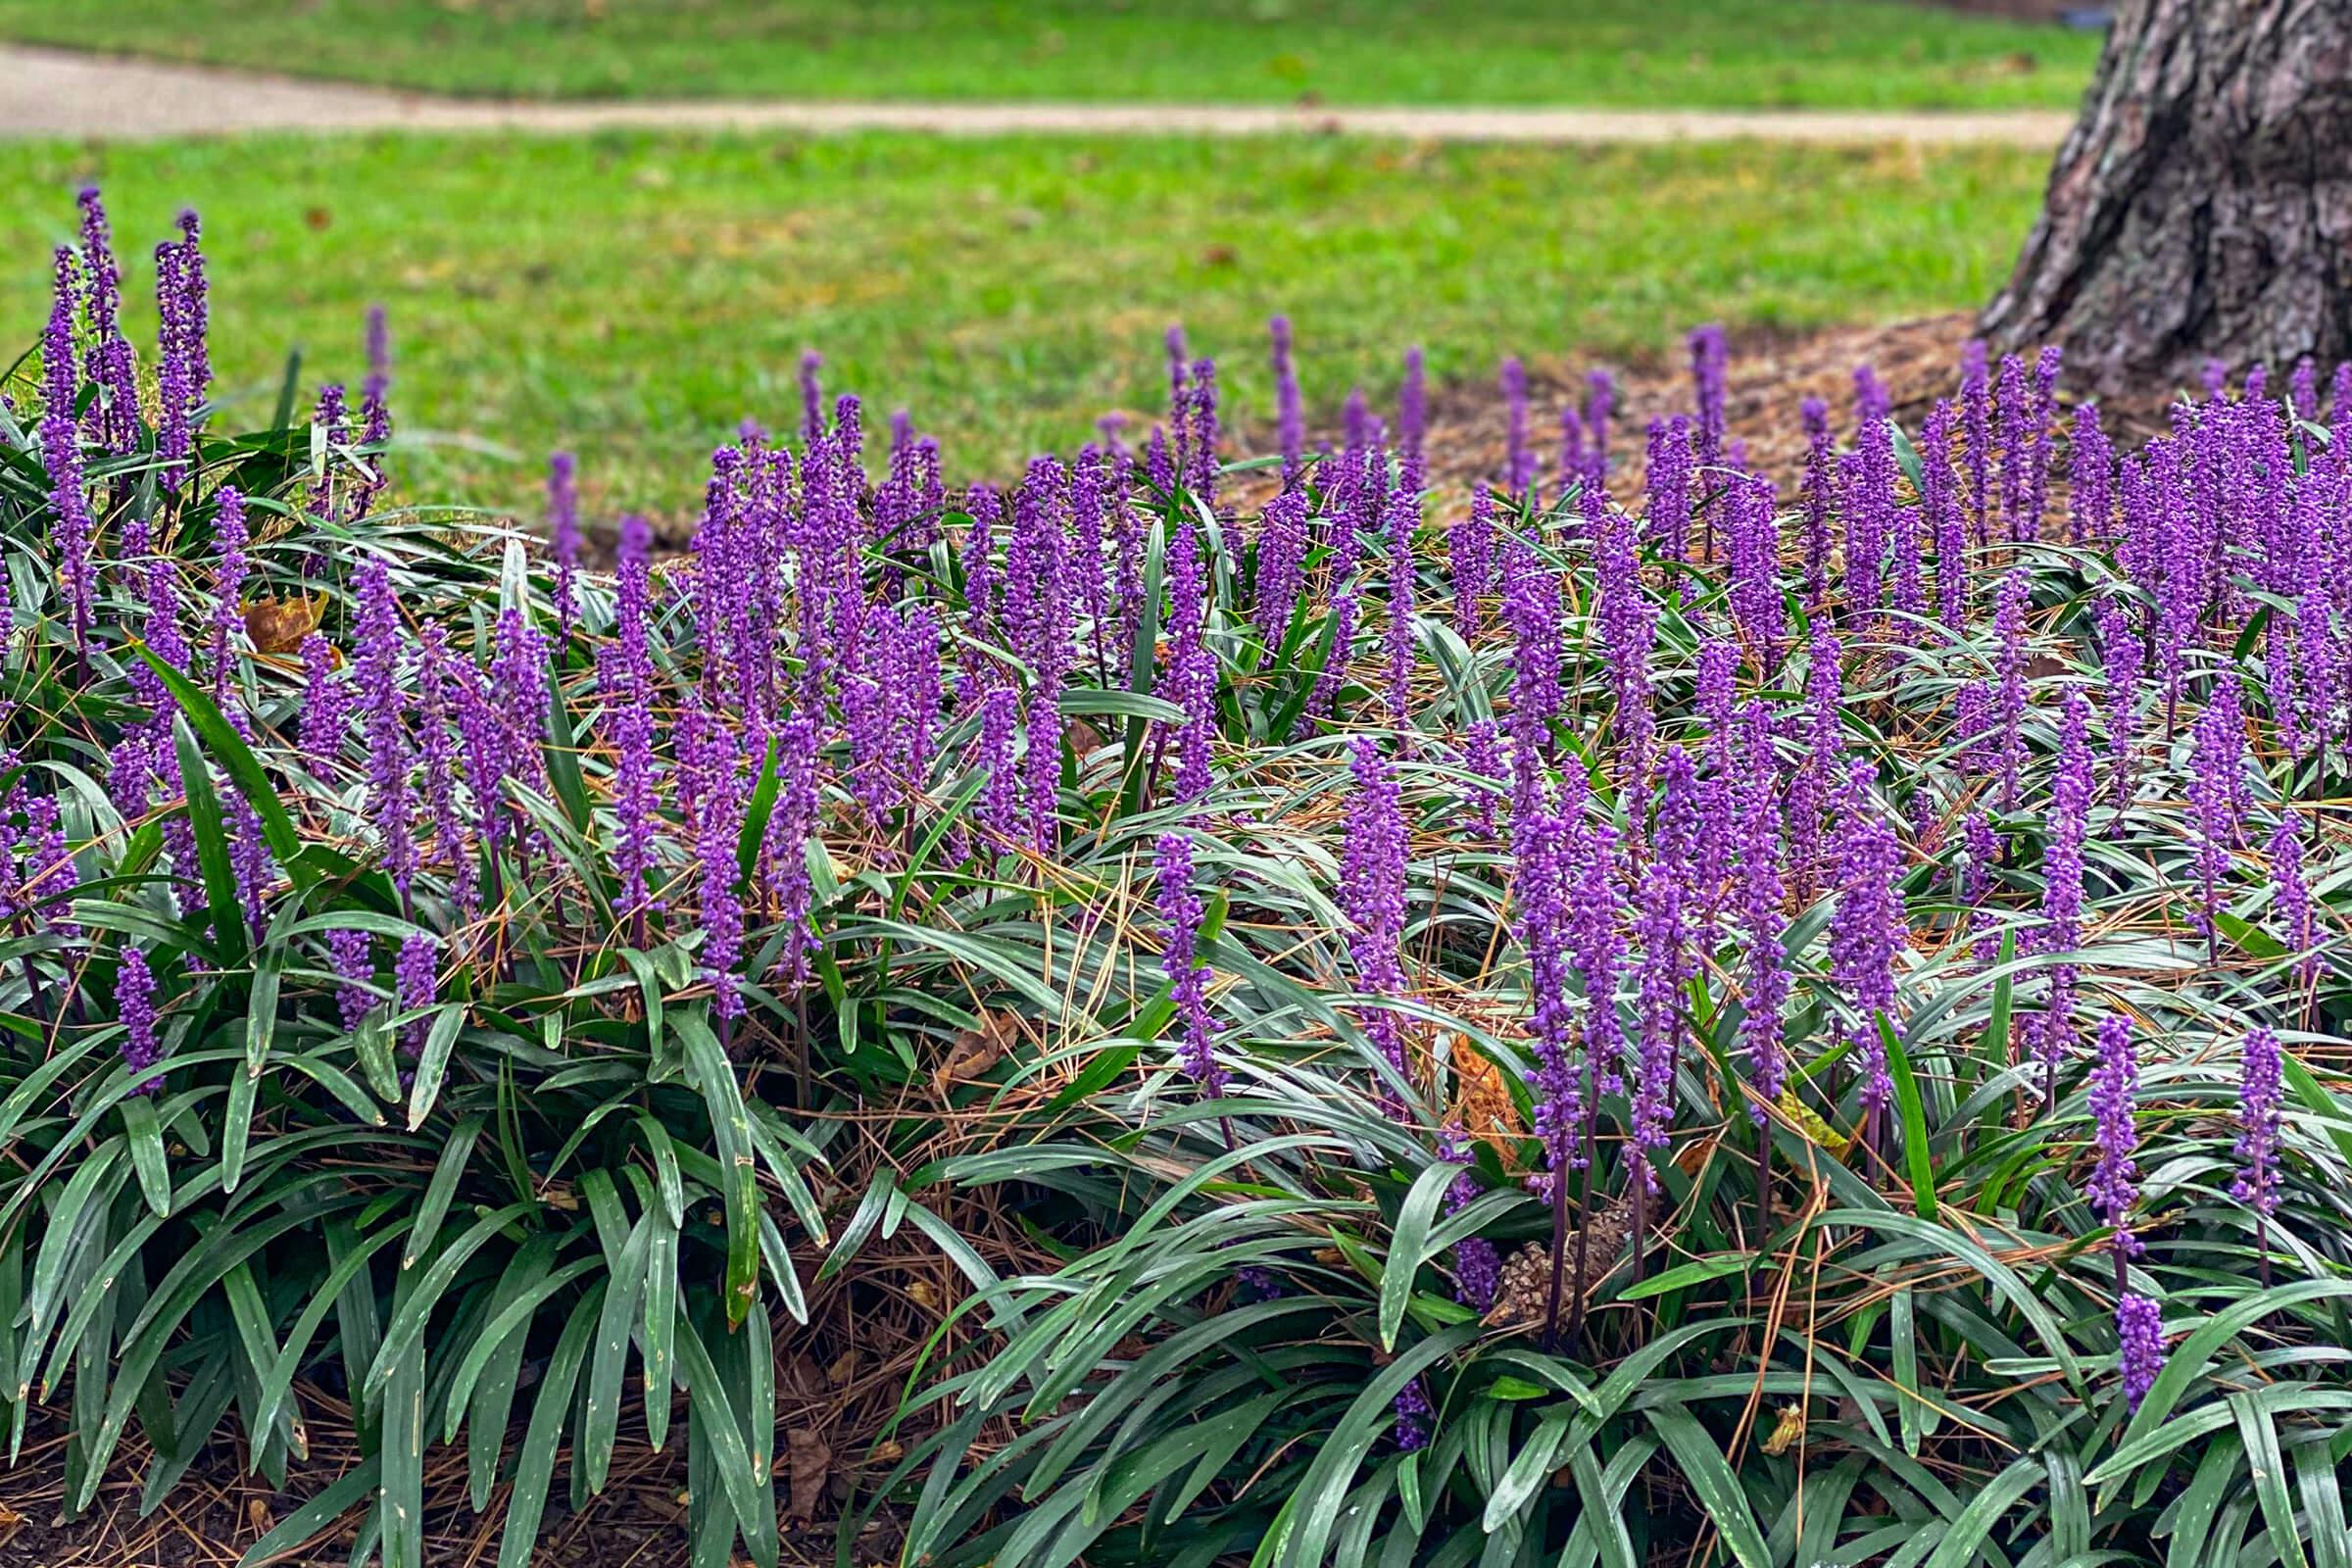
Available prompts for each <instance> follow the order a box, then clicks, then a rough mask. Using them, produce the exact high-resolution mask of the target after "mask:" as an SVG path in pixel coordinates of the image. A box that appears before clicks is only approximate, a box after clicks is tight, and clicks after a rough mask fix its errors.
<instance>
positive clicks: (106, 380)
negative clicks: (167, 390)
mask: <svg viewBox="0 0 2352 1568" xmlns="http://www.w3.org/2000/svg"><path fill="white" fill-rule="evenodd" d="M78 200H79V201H80V204H81V260H82V267H83V270H85V272H86V273H87V275H88V277H89V280H90V294H89V307H90V336H91V338H92V340H93V341H92V342H91V344H90V351H89V355H88V358H87V359H86V361H85V362H84V363H85V367H86V368H87V371H88V374H89V378H90V379H91V380H92V381H95V382H96V383H98V386H99V388H100V390H101V391H102V392H103V393H104V396H103V397H102V398H101V399H100V401H99V402H98V403H96V404H94V405H92V406H91V409H90V415H89V417H90V419H91V421H92V425H91V434H93V435H94V436H96V437H97V439H98V440H99V441H100V442H102V443H103V444H104V445H105V447H106V449H107V451H109V452H111V453H113V454H115V455H116V456H117V457H121V456H123V455H124V454H126V453H128V452H129V451H130V450H131V449H132V448H133V447H135V446H136V445H137V444H138V428H139V389H138V381H137V378H136V375H135V373H134V372H133V370H132V368H131V353H130V340H129V339H128V338H126V337H124V336H123V272H122V270H121V269H120V268H119V267H117V266H116V264H115V252H114V241H113V235H112V233H111V232H110V231H109V229H108V226H107V221H106V204H105V203H104V202H103V201H101V200H100V199H99V195H98V187H97V186H95V185H84V186H83V187H82V188H81V192H80V195H79V197H78Z"/></svg>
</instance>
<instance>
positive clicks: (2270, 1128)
mask: <svg viewBox="0 0 2352 1568" xmlns="http://www.w3.org/2000/svg"><path fill="white" fill-rule="evenodd" d="M2280 1054H2281V1053H2280V1050H2279V1046H2278V1036H2277V1035H2275V1034H2273V1033H2272V1032H2271V1031H2270V1030H2268V1029H2256V1030H2253V1031H2252V1032H2250V1033H2249V1034H2248V1035H2247V1036H2246V1044H2245V1049H2244V1053H2243V1066H2242V1067H2241V1069H2240V1077H2239V1079H2238V1091H2237V1125H2238V1135H2237V1148H2236V1151H2235V1152H2236V1154H2237V1157H2238V1159H2239V1161H2240V1162H2241V1164H2240V1168H2239V1170H2238V1174H2237V1178H2236V1179H2235V1180H2234V1181H2232V1182H2231V1183H2230V1184H2229V1196H2230V1197H2232V1198H2234V1199H2236V1200H2237V1201H2239V1202H2241V1203H2243V1204H2245V1205H2246V1206H2247V1207H2249V1208H2251V1209H2253V1210H2254V1211H2255V1212H2256V1213H2258V1214H2261V1215H2263V1216H2265V1217H2266V1218H2267V1217H2268V1216H2270V1215H2272V1214H2276V1213H2277V1212H2278V1103H2279V1098H2280V1095H2281V1093H2282V1090H2281V1087H2280V1065H2279V1057H2280Z"/></svg>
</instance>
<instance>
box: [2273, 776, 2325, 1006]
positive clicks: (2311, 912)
mask: <svg viewBox="0 0 2352 1568" xmlns="http://www.w3.org/2000/svg"><path fill="white" fill-rule="evenodd" d="M2267 853H2268V855H2269V857H2270V861H2271V888H2272V890H2273V897H2272V901H2271V902H2272V904H2273V905H2274V906H2275V907H2277V908H2278V920H2279V924H2280V926H2281V927H2282V929H2281V930H2280V931H2279V938H2280V940H2281V941H2282V942H2284V943H2285V945H2286V950H2287V952H2289V953H2291V954H2293V955H2294V956H2295V960H2294V965H2293V969H2292V971H2291V972H2292V973H2293V974H2294V977H2295V984H2296V985H2297V986H2298V987H2300V988H2302V989H2303V990H2304V991H2306V992H2308V991H2309V990H2310V989H2311V988H2312V986H2313V985H2315V984H2317V983H2318V981H2319V977H2320V940H2319V916H2318V908H2317V907H2316V906H2315V905H2314V903H2313V902H2312V896H2311V885H2310V884H2309V883H2308V882H2306V881H2305V880H2304V879H2303V835H2302V820H2301V818H2300V817H2299V816H2297V815H2296V814H2295V813H2294V812H2292V811H2288V812H2285V813H2283V814H2281V815H2280V816H2279V818H2278V826H2277V827H2276V828H2274V829H2272V831H2271V842H2270V844H2269V846H2268V850H2267Z"/></svg>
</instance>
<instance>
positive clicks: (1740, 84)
mask: <svg viewBox="0 0 2352 1568" xmlns="http://www.w3.org/2000/svg"><path fill="white" fill-rule="evenodd" d="M0 36H9V37H15V38H21V39H27V40H35V41H42V42H49V43H59V44H68V45H73V46H75V47H83V48H99V49H121V50H133V51H138V52H142V53H150V54H159V55H172V56H180V57H184V58H188V59H201V60H211V61H220V62H224V63H228V64H233V65H241V66H256V67H262V68H266V69H270V70H274V71H285V72H295V73H316V74H321V75H331V76H348V77H353V78H357V79H361V80H367V81H381V82H397V83H400V84H403V85H408V86H416V87H427V88H436V89H440V90H443V91H451V92H471V93H508V94H526V95H531V96H540V95H547V96H564V97H572V96H606V95H620V96H634V95H645V94H680V95H698V96H708V95H712V94H741V95H772V96H791V97H817V98H862V97H877V98H1046V99H1162V100H1167V99H1223V100H1288V99H1293V98H1297V97H1299V96H1300V95H1301V94H1305V93H1314V94H1319V95H1320V96H1321V97H1323V98H1324V99H1326V100H1328V101H1330V102H1333V103H1455V104H1528V103H1582V104H1641V105H1722V106H1740V107H1755V106H1767V105H1793V104H1812V105H1842V106H1850V107H1889V108H1890V107H1898V106H1899V107H1949V106H1967V107H1971V108H1985V107H1994V106H2016V105H2034V106H2041V107H2057V108H2064V107H2071V106H2072V105H2073V103H2074V102H2075V100H2076V97H2077V96H2078V95H2079V94H2080V92H2081V91H2082V83H2083V81H2084V80H2085V79H2086V78H2087V76H2088V73H2089V70H2090V66H2091V63H2092V61H2093V59H2094V58H2095V57H2096V54H2097V50H2098V46H2097V40H2096V39H2095V38H2094V37H2092V36H2091V35H2089V34H2087V33H2082V32H2078V31H2069V30H2066V29H2064V28H2060V27H2057V26H2052V25H2021V24H2016V23H2009V22H2003V21H1998V20H1991V19H1987V18H1984V17H1979V16H1967V15H1961V14H1956V13H1953V12H1949V11H1945V10H1941V9H1938V8H1936V7H1933V6H1925V5H1918V4H1902V3H1896V0H1479V3H1477V4H1468V5H1465V4H1456V3H1453V0H920V3H912V0H878V3H873V4H855V3H846V0H77V3H73V4H61V3H59V0H0Z"/></svg>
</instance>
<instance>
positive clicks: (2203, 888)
mask: <svg viewBox="0 0 2352 1568" xmlns="http://www.w3.org/2000/svg"><path fill="white" fill-rule="evenodd" d="M2245 746H2246V732H2245V719H2244V716H2243V714H2242V712H2241V711H2240V708H2239V705H2238V689H2237V675H2236V672H2235V671H2233V670H2229V669H2225V670H2223V671H2221V673H2220V674H2219V675H2218V676H2216V677H2215V684H2214V691H2213V696H2212V698H2211V699H2210V700H2209V701H2208V702H2207V703H2206V705H2205V711H2203V712H2201V713H2199V714H2198V715H2197V722H2196V745H2195V748H2194V750H2193V752H2192V753H2191V760H2192V763H2193V765H2194V767H2195V776H2194V777H2193V778H2191V779H2190V780H2189V786H2188V799H2189V804H2190V806H2191V807H2192V808H2193V809H2194V812H2195V818H2196V854H2195V860H2194V864H2195V872H2196V878H2197V887H2198V900H2197V907H2196V908H2195V909H2194V910H2193V911H2192V912H2191V913H2190V916H2189V919H2190V922H2191V923H2192V924H2193V925H2195V927H2196V928H2197V931H2198V933H2199V934H2200V935H2202V936H2204V937H2205V938H2206V939H2207V940H2208V941H2212V940H2213V939H2214V916H2215V915H2216V914H2218V913H2220V912H2221V909H2222V906H2223V905H2224V903H2225V902H2227V898H2228V894H2227V889H2226V888H2225V886H2224V884H2225V883H2226V882H2227V881H2228V879H2229V871H2230V866H2231V864H2232V859H2231V856H2232V852H2234V851H2235V850H2236V848H2237V846H2238V841H2239V838H2240V835H2241V827H2240V823H2241V822H2242V820H2243V811H2244V802H2243V795H2244V791H2245V779H2244V771H2245Z"/></svg>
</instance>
